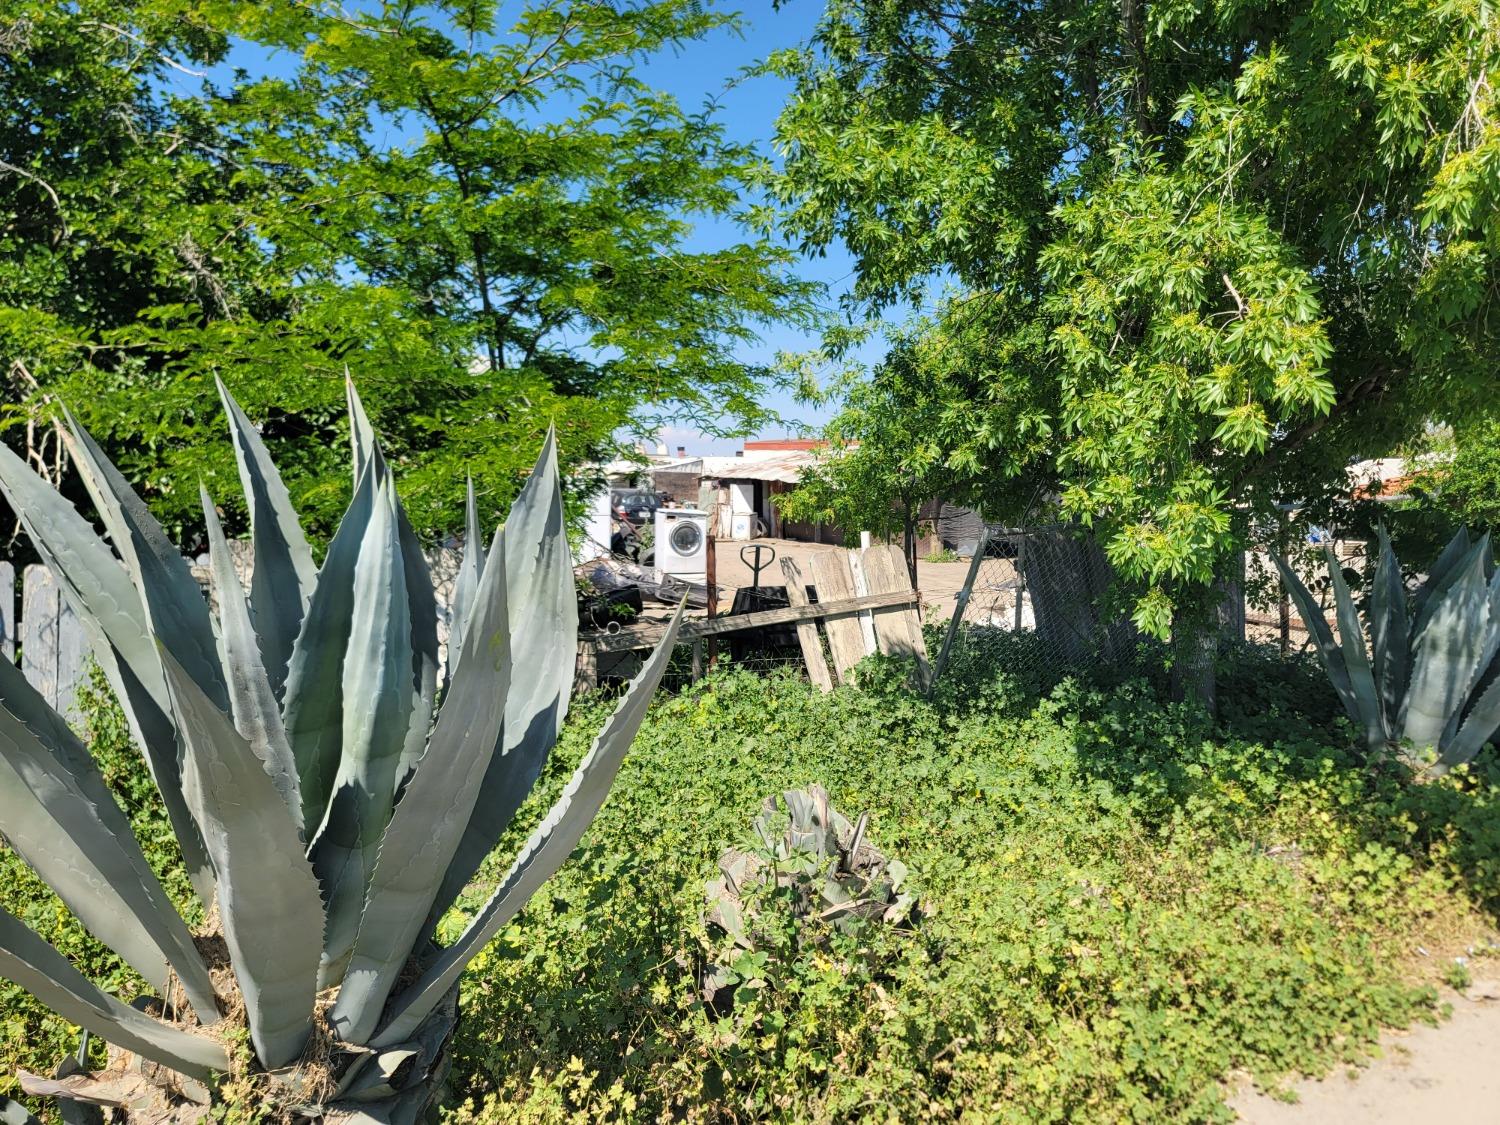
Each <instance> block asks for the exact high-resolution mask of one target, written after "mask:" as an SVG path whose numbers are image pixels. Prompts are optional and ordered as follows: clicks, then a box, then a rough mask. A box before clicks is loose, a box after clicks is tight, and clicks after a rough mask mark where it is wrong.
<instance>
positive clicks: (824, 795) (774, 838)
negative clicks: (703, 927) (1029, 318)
mask: <svg viewBox="0 0 1500 1125" xmlns="http://www.w3.org/2000/svg"><path fill="white" fill-rule="evenodd" d="M868 824H869V813H862V814H860V817H859V819H858V820H857V821H854V822H852V823H851V822H850V820H849V818H848V817H846V816H844V814H843V813H841V812H839V810H838V809H836V808H834V807H833V805H832V803H831V802H830V801H829V797H828V791H827V790H826V789H824V788H823V787H822V786H821V785H816V784H814V785H810V786H808V787H807V788H806V789H789V790H787V791H786V792H785V793H782V794H781V795H780V796H779V797H777V796H771V797H767V798H766V800H765V802H764V803H763V804H762V805H761V810H760V812H759V813H758V814H757V815H756V817H755V820H754V821H753V822H752V824H751V828H752V830H753V832H754V834H755V843H754V845H753V846H752V847H751V848H750V849H749V850H742V849H740V848H728V849H726V850H725V851H724V854H723V855H721V856H720V857H719V877H718V878H716V879H711V880H710V881H709V882H708V883H706V884H705V885H704V888H703V897H704V911H703V919H704V922H705V923H706V924H707V927H708V930H709V932H710V934H711V935H714V936H716V937H717V936H719V935H722V938H723V940H722V941H720V942H718V944H717V945H716V947H715V948H713V949H710V950H709V951H708V963H707V964H705V965H704V967H703V969H702V972H701V975H700V989H701V993H702V995H703V998H704V999H705V1000H706V1001H708V1002H709V1003H710V1004H715V1005H722V1004H723V1003H725V1001H726V999H727V998H728V997H729V996H730V995H731V994H732V992H733V986H734V985H735V984H736V983H738V982H739V980H740V976H739V974H738V973H737V972H736V971H735V968H734V966H735V965H736V964H737V963H738V962H739V960H740V957H741V955H742V954H745V953H751V954H754V953H762V952H765V951H766V945H767V935H766V934H765V933H763V932H762V930H763V926H762V924H763V922H764V921H765V919H763V918H761V917H759V916H758V915H759V913H760V911H761V906H760V905H759V903H760V896H762V895H764V894H765V893H766V892H769V891H772V890H773V889H774V890H776V891H780V892H785V900H784V902H783V906H784V907H785V908H787V909H789V910H790V914H791V916H792V917H794V918H796V919H797V921H798V923H799V926H800V925H805V924H806V923H808V922H811V921H813V920H816V921H818V922H821V923H825V924H827V925H829V926H832V927H834V928H835V929H838V930H841V931H843V932H845V933H848V934H857V933H860V932H861V931H862V930H863V928H864V927H866V926H869V925H872V924H875V923H881V924H884V925H889V926H893V927H896V928H907V927H909V926H910V924H911V923H912V922H913V921H914V920H915V918H916V916H917V905H916V899H915V898H914V897H913V896H912V894H911V893H910V892H909V891H908V890H906V889H905V883H906V874H907V872H906V865H905V864H904V863H902V862H901V861H900V860H899V859H888V858H887V857H886V856H885V855H884V854H883V853H882V852H881V851H880V850H879V849H878V848H876V847H875V845H874V844H873V843H871V841H870V840H869V839H868V837H867V836H866V834H865V829H866V827H867V826H868ZM807 932H810V933H816V932H817V931H816V930H809V931H807Z"/></svg>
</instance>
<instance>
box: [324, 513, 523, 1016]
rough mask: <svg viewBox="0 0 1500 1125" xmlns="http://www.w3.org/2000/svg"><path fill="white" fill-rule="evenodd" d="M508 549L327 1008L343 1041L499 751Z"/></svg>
mask: <svg viewBox="0 0 1500 1125" xmlns="http://www.w3.org/2000/svg"><path fill="white" fill-rule="evenodd" d="M504 551H505V546H504V543H503V541H502V540H501V539H500V538H499V537H497V538H496V543H495V548H494V552H493V553H492V555H491V562H492V563H493V565H491V566H490V567H489V568H488V569H487V570H486V572H485V576H484V579H483V581H482V582H481V583H480V586H479V588H478V590H477V591H476V595H477V601H476V604H475V606H474V609H473V616H472V618H471V620H470V628H469V630H468V631H467V632H466V633H465V642H464V647H463V649H462V651H461V652H455V653H453V654H452V656H451V659H452V660H453V661H454V662H455V663H456V666H455V669H454V673H453V678H452V686H451V687H450V688H449V690H448V693H447V696H446V698H445V699H444V701H443V707H442V710H441V711H440V712H439V714H438V721H437V726H436V728H435V729H434V730H433V733H432V740H431V743H430V744H429V746H428V748H427V754H426V755H425V757H423V759H422V761H421V762H420V763H418V766H417V769H416V772H415V773H414V775H413V776H412V779H411V781H410V782H409V783H408V784H407V786H406V789H405V792H404V793H403V794H402V797H401V802H400V804H398V805H397V806H396V811H395V814H394V815H393V816H392V817H391V822H390V826H389V827H388V828H387V829H386V832H385V837H384V839H383V840H382V841H381V844H380V855H379V858H378V859H377V861H376V864H375V871H374V874H373V876H372V878H371V880H370V889H369V893H368V895H367V901H366V904H365V910H364V915H363V917H362V918H361V919H360V926H359V937H358V939H357V940H356V942H355V946H354V953H353V956H352V957H351V959H350V962H349V967H348V970H347V972H346V973H345V976H344V983H343V986H342V987H341V988H340V990H339V998H338V1002H337V1003H336V1004H335V1005H334V1008H333V1011H332V1013H331V1014H330V1017H329V1018H330V1021H331V1023H332V1025H333V1027H334V1028H335V1030H336V1031H337V1032H338V1034H339V1036H340V1038H342V1039H344V1040H345V1041H347V1042H351V1043H363V1042H365V1041H366V1040H367V1039H368V1038H369V1036H370V1034H371V1033H372V1032H373V1031H374V1030H375V1024H376V1021H377V1020H379V1018H380V1013H381V1011H382V1010H383V1009H384V1007H385V1002H386V999H387V998H388V997H389V995H390V992H391V989H392V987H393V986H394V985H395V983H396V978H397V975H398V974H399V973H400V972H401V970H402V968H403V967H404V966H405V964H406V961H407V958H408V957H410V956H411V953H412V950H413V948H414V947H415V945H416V944H417V942H418V940H419V939H420V938H421V936H422V931H423V921H424V919H425V918H426V917H427V914H428V910H429V909H430V908H431V906H432V900H433V898H434V896H435V895H436V894H437V890H438V886H439V884H440V882H441V880H442V876H443V872H444V871H445V870H447V868H448V864H449V861H450V860H451V859H452V858H453V852H454V849H455V848H457V846H458V842H459V840H460V839H461V838H462V835H463V832H464V828H465V826H466V825H467V824H468V823H469V817H470V815H471V813H472V812H473V809H474V805H475V802H476V800H478V799H479V798H480V792H481V790H480V782H481V780H482V779H483V777H484V774H485V769H486V767H487V766H488V765H489V762H490V759H491V758H492V757H493V756H494V755H495V753H496V748H497V745H498V742H499V737H500V730H501V726H502V724H503V722H504V719H505V699H506V695H507V689H508V687H509V684H510V678H511V661H510V628H509V618H508V614H507V611H506V581H505V565H504V563H505V560H504Z"/></svg>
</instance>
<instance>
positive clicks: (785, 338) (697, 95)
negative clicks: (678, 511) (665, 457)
mask: <svg viewBox="0 0 1500 1125" xmlns="http://www.w3.org/2000/svg"><path fill="white" fill-rule="evenodd" d="M822 8H823V5H822V3H821V0H789V2H788V3H787V4H785V5H784V6H783V7H782V8H781V10H780V11H772V8H771V2H770V0H753V2H752V3H751V4H749V5H747V6H746V7H744V8H743V9H742V10H741V15H742V19H743V21H744V26H743V28H742V29H741V31H740V33H739V34H735V33H732V32H729V31H720V32H717V33H715V34H714V35H712V36H710V37H709V38H708V39H706V40H703V41H701V42H698V43H694V44H692V45H690V46H689V47H688V48H687V49H686V50H684V51H682V52H681V53H679V54H677V55H670V54H668V55H663V56H660V57H658V58H657V59H655V60H653V61H652V62H651V63H650V64H648V65H647V66H646V67H644V68H643V69H642V71H641V77H642V78H643V79H644V80H645V81H647V82H649V83H650V84H651V85H653V86H655V87H657V88H659V89H663V90H666V91H668V92H670V93H672V94H674V95H675V96H676V97H677V98H678V99H679V100H680V101H681V102H682V103H683V106H684V107H685V108H690V109H691V108H697V107H698V106H700V105H701V104H702V103H703V101H704V100H705V99H706V98H709V97H717V100H718V118H719V120H720V121H721V122H722V123H723V125H724V127H725V129H726V131H727V132H728V134H729V136H730V137H731V139H733V140H736V141H741V142H747V143H753V144H755V145H757V146H758V147H759V148H760V149H761V150H762V151H764V152H767V153H769V152H770V151H771V139H772V136H773V134H774V131H775V129H774V126H775V121H776V116H777V114H778V113H779V112H780V110H781V107H782V105H783V104H784V103H785V101H786V99H787V96H788V95H789V94H790V92H791V85H790V83H787V82H784V81H782V80H780V79H777V78H774V77H769V76H758V77H754V78H746V79H743V80H740V81H735V80H736V79H738V78H740V77H741V74H742V72H743V71H744V69H745V68H746V67H750V66H753V65H754V64H755V63H758V62H760V61H761V60H763V59H764V58H765V57H766V56H767V55H769V54H771V53H772V52H773V51H776V50H779V49H781V48H784V47H792V46H795V45H797V44H799V43H801V42H804V41H805V40H806V39H807V38H808V37H809V36H810V35H811V33H812V30H813V27H814V25H815V24H816V23H817V19H818V16H819V15H820V14H821V12H822ZM738 237H742V236H741V234H740V232H738V231H737V230H735V229H734V227H733V226H732V225H730V224H717V223H700V225H699V228H698V231H697V233H696V236H695V239H694V242H695V243H698V244H701V245H703V246H704V247H707V246H711V245H714V244H722V243H726V242H729V241H732V240H734V239H736V238H738ZM852 270H853V263H852V261H851V259H850V257H849V255H848V254H847V253H846V252H844V251H843V249H842V247H836V248H831V249H830V250H829V252H828V254H827V255H826V256H824V257H817V258H814V257H809V258H806V259H804V260H803V262H802V264H801V267H800V269H799V272H800V273H801V274H802V276H803V277H806V278H810V279H812V280H816V281H820V282H822V283H823V284H824V285H826V286H827V288H828V294H827V299H828V301H829V302H835V301H837V299H838V297H839V296H840V295H841V294H842V293H844V292H845V291H846V290H847V289H848V287H849V285H850V283H851V281H852V277H851V273H852ZM815 343H816V341H814V340H810V339H808V338H807V337H806V336H804V335H802V334H800V333H798V332H795V331H792V330H790V329H787V328H780V327H777V328H773V329H771V330H769V331H767V332H766V333H765V334H764V338H763V340H762V341H761V343H760V344H758V345H754V346H750V347H745V348H742V349H741V350H740V354H741V355H742V357H743V358H744V359H745V360H746V361H748V362H769V361H771V360H772V359H773V358H774V357H775V355H776V353H777V352H778V351H793V352H795V351H805V350H807V349H808V348H810V347H812V346H813V345H814V344H815ZM879 352H880V344H879V342H878V341H876V342H872V343H871V344H870V345H868V346H867V348H866V349H865V351H863V352H862V353H860V355H859V358H861V359H863V360H864V361H865V362H867V363H868V362H872V361H873V360H875V359H877V358H878V357H879ZM765 402H766V405H768V406H770V407H771V408H772V409H774V410H775V411H777V413H779V414H781V415H783V416H784V417H786V418H788V419H789V420H792V421H795V422H802V423H804V424H806V425H811V426H817V425H818V424H820V423H821V422H823V421H825V420H826V418H827V414H828V411H826V410H820V409H816V408H813V407H810V406H808V405H806V404H803V403H798V402H796V401H794V400H793V398H792V397H791V395H790V394H788V393H786V392H782V391H774V390H773V391H771V392H769V393H768V394H767V397H766V400H765ZM789 432H790V430H789V429H787V428H785V427H773V428H771V429H768V430H767V431H765V432H763V433H761V434H760V435H758V436H760V437H781V436H785V434H787V433H789ZM662 440H663V441H664V442H665V443H666V444H667V445H668V446H669V447H670V448H671V449H673V450H674V451H675V449H676V448H677V446H679V445H685V446H687V448H688V451H689V452H690V453H727V452H731V451H732V450H734V449H737V448H739V442H737V441H726V440H723V439H715V438H710V437H705V436H704V435H702V434H700V433H699V432H698V431H697V430H695V429H694V428H693V426H692V425H691V422H690V420H685V421H684V422H683V423H682V424H680V425H677V426H673V427H671V428H670V430H669V431H668V432H666V433H665V434H664V435H663V438H662Z"/></svg>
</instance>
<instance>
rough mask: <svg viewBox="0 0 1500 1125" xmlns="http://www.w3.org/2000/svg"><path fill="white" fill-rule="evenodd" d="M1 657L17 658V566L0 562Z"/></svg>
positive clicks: (6, 658)
mask: <svg viewBox="0 0 1500 1125" xmlns="http://www.w3.org/2000/svg"><path fill="white" fill-rule="evenodd" d="M0 658H3V659H5V660H10V661H14V660H15V658H16V568H15V567H13V566H11V565H10V563H8V562H0Z"/></svg>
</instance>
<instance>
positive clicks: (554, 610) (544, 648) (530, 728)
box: [428, 430, 578, 929]
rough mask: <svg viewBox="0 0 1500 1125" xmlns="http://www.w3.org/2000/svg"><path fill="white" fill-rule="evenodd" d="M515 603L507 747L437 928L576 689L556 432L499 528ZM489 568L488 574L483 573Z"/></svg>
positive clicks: (553, 738)
mask: <svg viewBox="0 0 1500 1125" xmlns="http://www.w3.org/2000/svg"><path fill="white" fill-rule="evenodd" d="M501 539H502V540H503V542H504V544H505V568H506V578H505V580H506V585H507V588H508V593H507V600H508V602H509V605H510V645H511V662H512V667H511V682H510V694H509V697H508V698H507V699H506V701H505V727H504V735H503V737H504V742H503V743H502V745H501V748H500V753H498V754H496V755H495V756H494V757H493V758H492V759H490V765H489V769H488V770H487V771H486V773H485V777H484V783H483V785H482V786H481V788H480V793H479V801H478V803H477V804H476V805H475V807H474V815H473V817H472V819H471V820H470V821H469V826H468V828H467V829H465V831H464V838H463V840H462V842H460V844H459V846H458V850H457V851H456V852H455V853H454V856H453V862H452V863H451V864H450V865H449V868H448V872H447V874H446V875H444V876H443V885H442V887H441V888H440V889H439V891H438V894H437V897H436V898H435V899H434V900H433V909H432V913H431V915H430V916H429V918H428V926H429V929H431V928H435V927H436V925H437V923H438V920H439V919H440V918H441V917H442V915H443V913H444V912H446V911H447V909H448V908H449V907H450V906H452V905H453V902H454V900H455V899H457V898H458V895H459V893H460V892H461V891H462V890H463V889H464V886H465V885H466V884H467V883H468V881H469V879H470V878H471V877H472V876H473V874H474V872H475V871H477V870H479V865H480V864H481V863H483V862H484V858H485V856H487V855H489V853H490V852H492V851H493V850H494V849H495V845H496V844H497V843H499V841H500V836H501V834H502V833H503V832H504V831H505V829H506V827H507V826H508V825H509V824H510V822H511V818H512V817H514V816H515V814H516V810H517V809H519V808H520V807H521V802H522V801H524V800H525V799H526V795H527V794H528V793H530V792H531V787H532V786H533V785H534V784H535V783H536V779H537V776H538V775H539V774H540V773H541V770H542V764H543V763H544V762H545V761H546V760H547V755H548V753H549V752H550V751H551V749H552V747H553V745H554V744H555V743H556V742H557V736H558V733H559V732H560V731H561V730H562V724H563V720H564V718H566V717H567V713H568V699H569V696H570V695H571V694H572V690H573V666H574V663H575V662H576V660H577V658H578V609H577V605H576V600H575V599H576V595H575V592H574V588H573V565H572V559H571V558H570V556H569V553H568V537H567V528H566V524H565V523H564V519H563V500H562V480H561V477H560V475H559V473H558V469H557V442H556V440H555V436H554V435H553V433H552V431H551V430H548V432H547V440H546V442H545V443H544V444H543V446H542V451H541V454H540V455H539V456H538V457H537V461H536V466H535V468H533V469H532V472H531V476H530V477H529V478H528V479H527V481H526V484H525V486H524V487H523V488H522V489H521V492H520V495H518V496H517V497H516V500H515V503H514V504H512V505H511V509H510V516H509V518H508V519H506V521H505V527H504V528H503V529H502V531H501ZM486 569H488V567H486Z"/></svg>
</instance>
